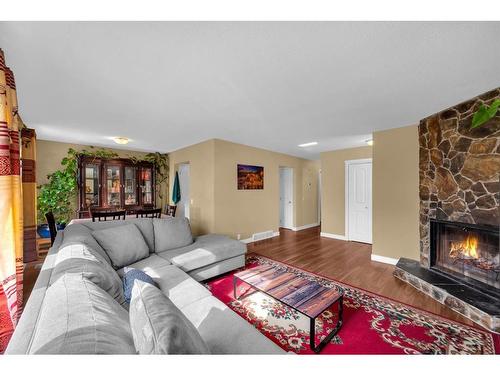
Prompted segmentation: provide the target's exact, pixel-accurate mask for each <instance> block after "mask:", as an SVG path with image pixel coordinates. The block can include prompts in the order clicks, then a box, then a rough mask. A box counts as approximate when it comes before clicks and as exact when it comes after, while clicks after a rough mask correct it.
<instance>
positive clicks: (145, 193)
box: [141, 168, 153, 205]
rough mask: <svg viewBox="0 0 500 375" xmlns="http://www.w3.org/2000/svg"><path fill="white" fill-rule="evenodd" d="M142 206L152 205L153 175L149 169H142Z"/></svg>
mask: <svg viewBox="0 0 500 375" xmlns="http://www.w3.org/2000/svg"><path fill="white" fill-rule="evenodd" d="M141 183H142V204H144V205H147V204H153V173H152V170H151V168H142V171H141Z"/></svg>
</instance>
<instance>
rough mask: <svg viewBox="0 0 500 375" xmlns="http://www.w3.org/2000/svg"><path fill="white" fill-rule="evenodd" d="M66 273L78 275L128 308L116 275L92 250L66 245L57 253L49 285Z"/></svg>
mask: <svg viewBox="0 0 500 375" xmlns="http://www.w3.org/2000/svg"><path fill="white" fill-rule="evenodd" d="M66 273H79V274H81V275H83V276H84V277H85V278H87V279H88V280H90V281H92V282H93V283H94V284H96V285H97V286H99V287H100V288H102V289H103V290H104V291H106V292H107V293H109V295H110V296H111V297H113V298H114V299H115V300H116V301H117V302H118V303H119V304H121V305H122V306H124V307H126V308H128V305H126V304H125V297H124V295H123V285H122V280H121V279H120V276H118V273H116V271H115V270H114V269H113V267H111V265H110V264H109V263H108V262H107V261H106V260H105V259H104V258H103V257H102V255H100V254H99V252H96V251H94V250H93V249H92V248H90V247H88V246H87V245H84V244H73V245H66V246H64V247H62V248H61V249H59V251H58V252H57V257H56V261H55V264H54V270H53V271H52V275H51V276H50V285H52V284H54V283H55V282H56V281H57V280H58V279H59V278H61V277H62V276H64V275H65V274H66Z"/></svg>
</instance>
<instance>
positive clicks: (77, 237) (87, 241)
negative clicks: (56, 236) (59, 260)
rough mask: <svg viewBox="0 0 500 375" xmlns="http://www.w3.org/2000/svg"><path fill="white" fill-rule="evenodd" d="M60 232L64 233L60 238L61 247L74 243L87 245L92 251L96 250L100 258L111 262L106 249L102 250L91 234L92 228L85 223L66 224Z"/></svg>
mask: <svg viewBox="0 0 500 375" xmlns="http://www.w3.org/2000/svg"><path fill="white" fill-rule="evenodd" d="M62 233H63V234H64V235H63V238H62V243H61V247H62V246H67V245H75V244H79V245H81V244H84V245H87V246H89V247H90V248H91V249H93V250H94V251H96V252H98V253H99V255H101V256H102V258H103V259H105V260H106V262H108V263H109V264H111V259H109V256H108V254H107V253H106V251H104V249H103V248H102V247H101V245H99V242H97V241H96V240H95V238H94V237H93V236H92V230H90V229H89V228H87V227H86V226H85V225H82V224H71V225H68V226H67V227H66V228H65V229H64V231H63V232H62Z"/></svg>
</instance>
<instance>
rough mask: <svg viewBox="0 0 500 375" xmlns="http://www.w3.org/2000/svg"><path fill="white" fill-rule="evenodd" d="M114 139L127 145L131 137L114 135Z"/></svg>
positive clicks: (120, 143)
mask: <svg viewBox="0 0 500 375" xmlns="http://www.w3.org/2000/svg"><path fill="white" fill-rule="evenodd" d="M113 141H115V143H118V144H119V145H126V144H127V143H129V142H130V139H128V138H126V137H113Z"/></svg>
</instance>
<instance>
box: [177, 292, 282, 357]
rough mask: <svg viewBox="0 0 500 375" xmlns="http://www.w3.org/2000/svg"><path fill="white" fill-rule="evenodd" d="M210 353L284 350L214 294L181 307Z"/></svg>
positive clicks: (254, 352)
mask: <svg viewBox="0 0 500 375" xmlns="http://www.w3.org/2000/svg"><path fill="white" fill-rule="evenodd" d="M181 311H182V313H183V314H184V315H185V316H186V318H187V319H189V321H190V322H191V323H193V325H194V326H195V327H196V329H197V331H198V332H199V333H200V336H201V337H202V338H203V340H204V341H205V342H206V343H207V345H208V349H209V350H210V352H211V353H212V354H284V353H285V351H284V350H283V349H281V348H280V347H279V346H278V345H276V344H274V343H273V342H272V341H271V340H269V339H268V338H267V337H266V336H264V335H263V334H262V333H260V332H259V331H258V330H257V329H256V328H254V327H253V326H252V325H251V324H249V323H248V322H247V321H246V320H244V319H242V318H241V317H240V316H239V315H238V314H236V313H235V312H234V311H232V310H231V309H230V308H229V307H227V306H226V305H225V304H224V303H222V302H221V301H219V300H218V299H217V298H215V297H212V296H210V297H205V298H203V299H202V300H199V301H196V302H193V303H191V304H189V305H187V306H184V307H183V308H181Z"/></svg>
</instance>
